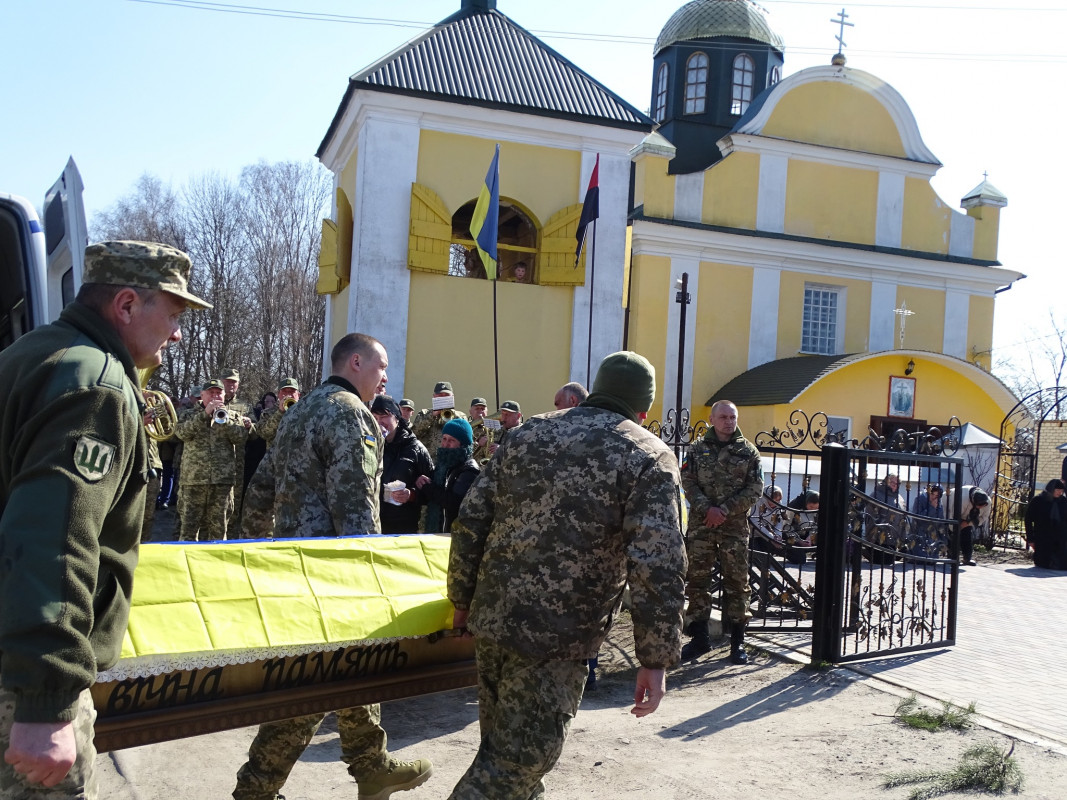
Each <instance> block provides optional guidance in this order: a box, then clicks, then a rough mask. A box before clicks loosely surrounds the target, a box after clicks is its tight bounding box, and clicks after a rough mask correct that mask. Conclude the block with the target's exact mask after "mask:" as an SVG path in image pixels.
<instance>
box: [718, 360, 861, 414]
mask: <svg viewBox="0 0 1067 800" xmlns="http://www.w3.org/2000/svg"><path fill="white" fill-rule="evenodd" d="M869 355H870V353H850V354H848V355H843V356H794V357H792V358H780V359H778V360H777V361H768V362H767V363H766V364H760V365H759V366H758V367H753V368H752V369H750V370H748V371H747V372H742V373H741V374H740V375H738V376H737V377H736V378H734V379H733V380H731V381H729V382H728V383H726V384H725V385H724V386H723V387H722V388H721V389H719V390H718V391H717V392H715V393H714V394H713V395H712V396H711V397H709V398H708V400H707V402H706V403H704V405H706V406H710V405H711V404H712V403H714V402H716V401H717V400H729V401H731V402H733V403H734V404H735V405H737V406H738V407H741V406H777V405H782V404H784V403H791V402H793V400H795V399H796V398H797V396H798V395H799V394H800V393H801V392H803V391H804V390H805V389H807V388H808V387H809V386H811V385H812V384H813V383H815V381H817V380H819V378H821V377H822V376H823V375H825V374H827V373H829V372H832V371H833V370H835V369H837V368H838V367H841V366H843V365H844V364H847V363H848V362H850V361H854V360H856V359H858V358H864V357H866V356H869Z"/></svg>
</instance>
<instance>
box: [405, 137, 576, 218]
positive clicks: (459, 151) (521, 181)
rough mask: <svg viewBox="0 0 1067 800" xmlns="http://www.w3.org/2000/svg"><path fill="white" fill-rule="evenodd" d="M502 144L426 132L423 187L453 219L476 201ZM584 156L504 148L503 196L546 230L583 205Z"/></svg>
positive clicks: (420, 177)
mask: <svg viewBox="0 0 1067 800" xmlns="http://www.w3.org/2000/svg"><path fill="white" fill-rule="evenodd" d="M495 145H496V142H494V141H492V140H489V139H478V138H475V137H473V136H462V135H459V134H455V133H440V132H437V131H425V130H424V131H422V133H421V136H420V139H419V166H418V178H417V181H418V183H421V184H422V185H423V186H427V187H429V188H430V189H433V190H434V191H435V192H437V194H438V195H440V197H441V199H442V200H444V202H445V205H446V206H447V207H448V210H449V212H450V213H453V214H454V213H455V212H456V211H457V210H458V209H459V208H460V206H462V205H463V204H465V203H468V202H470V201H472V200H476V199H477V197H478V192H479V191H481V186H482V181H483V180H484V178H485V173H486V171H487V170H488V169H489V162H490V161H492V159H493V148H494V147H495ZM581 166H582V156H581V153H580V152H579V151H577V150H561V149H557V148H552V147H538V146H535V145H527V144H516V143H513V142H503V143H501V145H500V196H501V197H508V198H514V199H515V200H517V201H519V202H521V204H522V207H523V208H524V209H526V210H528V211H529V212H531V213H532V214H533V215H534V217H535V218H536V221H538V222H539V223H541V224H543V223H544V222H545V220H547V219H548V218H549V217H550V216H552V215H553V214H555V213H556V212H557V211H559V210H560V209H561V208H564V207H565V206H569V205H573V204H574V203H575V202H577V201H578V194H579V193H578V184H579V183H580V180H581Z"/></svg>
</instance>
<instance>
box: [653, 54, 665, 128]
mask: <svg viewBox="0 0 1067 800" xmlns="http://www.w3.org/2000/svg"><path fill="white" fill-rule="evenodd" d="M666 118H667V65H666V64H660V65H659V72H658V73H657V76H656V109H655V113H653V115H652V119H654V120H655V121H656V122H663V120H664V119H666Z"/></svg>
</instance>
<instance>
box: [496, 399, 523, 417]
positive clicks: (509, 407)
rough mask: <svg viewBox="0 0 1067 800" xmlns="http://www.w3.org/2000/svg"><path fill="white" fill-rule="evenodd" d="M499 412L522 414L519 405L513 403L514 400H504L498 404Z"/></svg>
mask: <svg viewBox="0 0 1067 800" xmlns="http://www.w3.org/2000/svg"><path fill="white" fill-rule="evenodd" d="M500 410H501V411H514V412H516V413H518V414H521V413H522V409H521V408H520V407H519V404H518V403H517V402H515V401H514V400H505V401H504V402H503V403H501V404H500Z"/></svg>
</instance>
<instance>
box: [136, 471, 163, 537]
mask: <svg viewBox="0 0 1067 800" xmlns="http://www.w3.org/2000/svg"><path fill="white" fill-rule="evenodd" d="M159 483H160V481H159V476H158V475H156V477H154V478H152V479H151V480H150V481H149V482H148V494H147V495H145V499H144V520H142V521H141V541H142V542H150V541H152V524H153V523H154V522H155V519H156V497H157V496H158V495H159Z"/></svg>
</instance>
